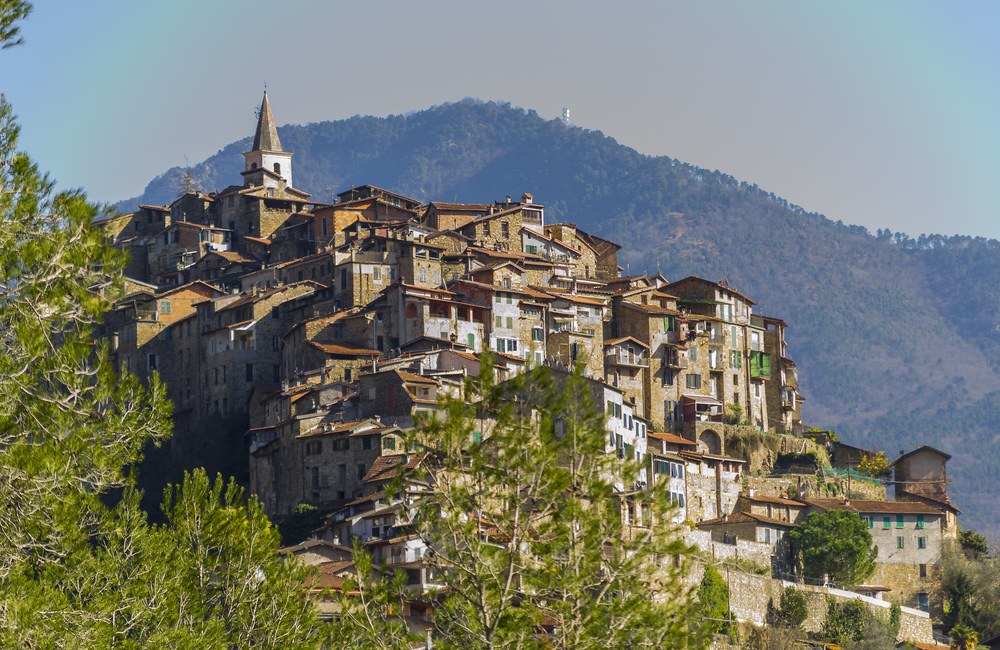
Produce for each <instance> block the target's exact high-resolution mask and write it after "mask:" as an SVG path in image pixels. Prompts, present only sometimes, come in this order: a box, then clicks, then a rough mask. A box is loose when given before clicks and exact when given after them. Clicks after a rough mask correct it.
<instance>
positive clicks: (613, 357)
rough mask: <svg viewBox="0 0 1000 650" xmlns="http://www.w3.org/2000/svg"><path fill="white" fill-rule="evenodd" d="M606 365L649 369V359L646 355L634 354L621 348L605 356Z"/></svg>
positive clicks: (614, 349) (608, 352)
mask: <svg viewBox="0 0 1000 650" xmlns="http://www.w3.org/2000/svg"><path fill="white" fill-rule="evenodd" d="M604 363H605V364H606V365H610V366H628V367H630V368H648V367H649V357H648V355H646V353H641V354H634V353H631V352H629V351H627V350H622V349H620V348H611V349H609V350H608V351H607V352H606V353H605V355H604Z"/></svg>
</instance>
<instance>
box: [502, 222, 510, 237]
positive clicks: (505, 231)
mask: <svg viewBox="0 0 1000 650" xmlns="http://www.w3.org/2000/svg"><path fill="white" fill-rule="evenodd" d="M500 234H501V235H503V236H504V237H510V224H509V223H507V222H506V221H501V222H500Z"/></svg>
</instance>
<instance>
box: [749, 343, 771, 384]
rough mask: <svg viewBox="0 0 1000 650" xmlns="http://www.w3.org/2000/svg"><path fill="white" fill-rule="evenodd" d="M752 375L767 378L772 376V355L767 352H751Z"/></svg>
mask: <svg viewBox="0 0 1000 650" xmlns="http://www.w3.org/2000/svg"><path fill="white" fill-rule="evenodd" d="M750 376H751V377H754V378H760V379H767V378H769V377H770V376H771V355H770V354H768V353H767V352H758V351H756V350H755V351H753V352H751V353H750Z"/></svg>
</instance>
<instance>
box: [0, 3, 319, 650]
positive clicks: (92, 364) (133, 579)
mask: <svg viewBox="0 0 1000 650" xmlns="http://www.w3.org/2000/svg"><path fill="white" fill-rule="evenodd" d="M29 9H30V7H29V5H27V4H26V3H23V2H17V1H16V0H15V1H11V0H0V44H2V45H3V46H5V47H6V46H8V45H11V44H14V43H15V42H16V41H17V34H18V31H17V27H18V20H19V19H20V18H23V17H24V16H25V15H26V14H27V11H28V10H29ZM17 136H18V128H17V125H16V123H15V121H14V116H13V112H12V109H11V106H10V105H9V104H8V103H7V101H6V100H5V99H4V98H2V97H0V646H2V647H18V648H66V647H71V648H150V647H155V648H195V647H197V648H220V649H221V648H247V647H259V648H279V647H281V648H301V647H316V646H317V643H318V641H319V638H318V629H317V628H316V626H315V614H314V612H313V608H312V606H311V604H309V603H308V602H307V601H306V600H305V599H304V595H305V586H306V577H307V576H306V572H305V570H304V569H303V568H301V567H300V566H299V565H298V564H297V563H296V562H295V561H281V560H280V559H279V558H278V556H277V550H278V536H277V533H276V531H275V530H274V529H273V528H272V527H271V526H270V523H269V522H268V521H267V519H266V518H265V517H264V515H263V512H262V510H261V509H260V507H259V505H258V504H257V503H256V501H255V500H253V499H251V500H250V501H249V502H246V501H245V500H244V499H243V494H242V491H241V490H240V489H239V488H238V487H237V486H236V485H235V483H233V482H231V481H230V482H229V483H228V484H224V483H223V482H222V481H221V480H216V481H215V482H214V483H213V482H211V481H209V480H208V478H207V476H206V475H205V474H204V472H195V473H193V474H190V475H187V476H185V477H184V480H183V484H182V485H180V486H177V487H175V488H173V489H171V490H170V491H169V494H168V495H167V498H166V500H165V505H164V517H165V521H166V523H165V524H163V525H161V526H152V525H150V523H149V521H148V519H147V517H146V515H145V513H144V512H143V511H142V510H141V509H140V508H139V499H140V494H139V493H138V492H137V490H136V489H135V487H134V484H135V478H134V475H133V474H132V472H131V471H130V470H129V468H130V467H134V466H135V465H136V464H137V463H138V462H139V461H140V459H141V458H142V451H143V448H144V447H145V446H147V445H155V444H157V443H159V442H160V441H162V440H164V439H165V438H166V437H167V436H168V435H169V433H170V425H169V415H170V408H169V404H168V403H167V402H166V400H165V399H164V390H163V386H162V385H161V384H160V383H159V382H158V381H157V380H156V378H155V377H154V378H153V379H152V380H151V382H150V383H149V386H148V387H146V388H144V387H143V386H142V385H140V383H139V382H138V381H137V380H136V378H135V377H133V376H131V375H129V374H128V373H125V374H122V375H118V374H117V373H116V372H115V370H114V368H113V366H112V364H111V363H110V362H109V361H108V358H107V348H106V346H105V345H103V344H100V343H97V342H96V341H95V337H94V331H93V330H94V327H95V325H96V324H97V323H98V322H99V321H100V319H101V317H102V315H103V313H104V312H105V310H106V309H107V307H108V305H109V300H110V299H111V298H112V297H114V296H116V295H119V294H120V276H121V270H122V268H123V258H122V256H121V254H120V253H119V252H118V251H116V250H115V249H112V248H111V247H110V246H108V244H107V243H106V242H105V240H104V238H103V236H102V234H101V233H99V232H97V231H96V230H95V229H93V228H92V227H91V222H92V221H93V219H94V217H95V216H97V215H98V214H99V213H100V211H99V210H98V208H97V207H96V206H94V205H92V204H90V203H88V202H87V200H86V197H85V196H84V195H83V193H82V192H79V191H68V192H55V191H54V184H53V182H52V181H51V180H50V179H49V178H48V177H47V176H46V175H44V174H43V173H41V172H40V171H39V169H38V168H37V166H36V165H35V164H34V163H33V162H32V161H31V160H30V158H29V157H28V156H27V155H25V154H24V153H21V152H19V151H18V150H17V139H18V138H17Z"/></svg>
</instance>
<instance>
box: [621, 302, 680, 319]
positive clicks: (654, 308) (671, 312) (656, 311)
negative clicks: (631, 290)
mask: <svg viewBox="0 0 1000 650" xmlns="http://www.w3.org/2000/svg"><path fill="white" fill-rule="evenodd" d="M622 307H628V308H629V309H635V310H636V311H642V312H646V313H647V314H653V315H656V316H678V315H680V312H679V311H677V310H676V309H670V308H669V307H660V306H659V305H643V304H640V303H637V302H628V301H623V302H622Z"/></svg>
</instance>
